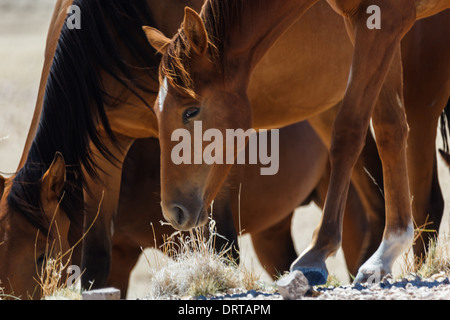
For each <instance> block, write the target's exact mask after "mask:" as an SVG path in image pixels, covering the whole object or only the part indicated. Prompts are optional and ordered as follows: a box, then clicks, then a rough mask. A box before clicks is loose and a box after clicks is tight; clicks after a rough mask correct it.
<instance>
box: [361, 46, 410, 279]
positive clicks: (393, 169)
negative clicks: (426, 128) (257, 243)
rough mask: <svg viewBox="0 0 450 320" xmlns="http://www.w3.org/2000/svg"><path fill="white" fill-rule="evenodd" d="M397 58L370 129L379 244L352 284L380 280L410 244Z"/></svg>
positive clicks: (403, 119) (405, 128)
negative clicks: (377, 173) (376, 162)
mask: <svg viewBox="0 0 450 320" xmlns="http://www.w3.org/2000/svg"><path fill="white" fill-rule="evenodd" d="M401 70H402V67H401V55H400V49H399V50H398V52H397V54H396V56H395V58H394V61H393V63H392V66H391V72H390V73H389V74H388V76H387V78H386V81H385V85H384V87H383V89H382V91H381V93H380V96H379V103H378V105H377V106H376V108H375V110H374V113H373V126H374V130H375V135H376V138H377V145H378V148H379V152H380V156H381V161H382V164H383V175H384V186H385V187H384V189H385V191H386V192H385V196H386V227H385V231H384V235H383V241H382V243H381V245H380V247H379V248H378V250H377V251H376V252H375V253H374V255H373V256H372V257H371V258H370V259H369V260H368V261H367V262H366V263H364V265H363V266H362V267H361V268H360V270H359V272H358V276H357V277H356V279H355V281H366V280H368V279H369V278H370V279H373V280H378V281H379V280H380V278H381V277H382V276H383V275H384V274H386V273H389V272H391V268H392V264H393V263H394V261H395V259H396V258H397V257H398V256H399V255H400V254H401V253H402V252H403V251H405V250H406V249H407V248H409V247H410V246H411V245H412V240H413V238H414V227H413V221H412V209H411V199H410V192H409V180H408V171H407V165H406V145H407V137H408V124H407V121H406V114H405V111H404V106H403V87H402V73H401Z"/></svg>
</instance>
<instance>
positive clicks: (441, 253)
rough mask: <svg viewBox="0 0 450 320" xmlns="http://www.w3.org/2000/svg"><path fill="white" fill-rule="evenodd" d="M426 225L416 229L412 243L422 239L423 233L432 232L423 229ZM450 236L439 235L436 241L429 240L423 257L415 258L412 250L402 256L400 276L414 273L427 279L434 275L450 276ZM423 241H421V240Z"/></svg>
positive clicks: (434, 239) (433, 239)
mask: <svg viewBox="0 0 450 320" xmlns="http://www.w3.org/2000/svg"><path fill="white" fill-rule="evenodd" d="M427 225H428V223H425V224H424V225H423V226H421V227H418V228H416V230H415V238H414V242H415V241H416V240H417V239H419V238H422V237H421V235H422V233H423V232H424V231H427V232H433V230H427V229H425V228H426V226H427ZM449 239H450V236H449V235H447V234H441V235H440V236H439V237H438V239H436V238H430V239H429V241H428V250H427V254H426V256H425V257H416V256H414V253H413V251H412V249H410V250H409V251H408V252H407V253H405V254H404V256H403V266H402V272H401V273H402V275H405V274H408V273H415V274H417V275H418V276H420V277H422V278H429V277H431V276H433V275H435V274H445V275H446V276H450V240H449ZM422 240H423V239H422Z"/></svg>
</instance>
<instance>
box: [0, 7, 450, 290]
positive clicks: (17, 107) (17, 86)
mask: <svg viewBox="0 0 450 320" xmlns="http://www.w3.org/2000/svg"><path fill="white" fill-rule="evenodd" d="M54 2H55V1H54V0H1V2H0V173H1V174H3V175H8V174H12V173H13V172H14V171H15V170H16V168H17V165H18V162H19V159H20V157H21V155H22V150H23V146H24V143H25V139H26V135H27V133H28V128H29V126H30V122H31V118H32V115H33V111H34V107H35V102H36V97H37V91H38V86H39V81H40V76H41V70H42V65H43V60H44V56H43V55H44V47H45V40H46V35H47V29H48V25H49V22H50V17H51V15H52V12H53V5H54ZM436 144H437V146H438V147H440V146H442V144H441V141H440V137H438V139H437V142H436ZM439 178H440V183H441V187H442V189H443V193H444V197H445V205H446V206H445V215H444V218H443V221H442V224H441V233H442V232H446V233H447V234H448V233H449V226H450V219H449V211H450V206H449V205H450V187H449V186H450V172H449V170H448V169H447V168H446V167H445V166H444V165H443V163H442V161H441V160H440V159H439ZM320 215H321V211H320V210H319V209H318V208H317V207H316V206H315V205H309V206H307V207H303V208H300V209H297V211H296V213H295V217H294V223H293V226H292V232H293V234H294V239H295V245H296V249H297V251H298V252H301V251H302V250H303V249H304V248H305V247H306V246H307V245H308V243H309V241H310V239H311V236H312V232H313V230H314V228H315V227H316V225H317V224H318V222H319V220H320ZM240 242H241V259H242V260H243V263H245V264H246V266H247V267H248V268H249V269H253V270H254V272H255V273H256V274H260V275H261V277H262V278H263V279H265V280H270V278H269V277H268V275H267V274H266V273H265V271H264V268H263V267H262V266H261V265H260V264H259V262H258V260H257V258H256V257H255V254H254V252H253V249H252V245H251V241H250V239H249V237H248V236H246V235H244V236H242V237H241V240H240ZM146 256H147V258H148V259H149V260H151V261H150V264H152V260H154V259H163V257H162V256H158V254H155V253H154V252H149V251H146ZM327 265H328V269H329V272H330V273H331V274H334V275H336V276H337V277H338V278H339V279H340V281H341V282H342V283H348V282H349V277H348V275H347V272H346V268H345V265H344V260H343V254H342V252H341V251H339V252H338V253H337V255H336V256H335V257H331V258H330V259H328V262H327ZM149 267H150V266H149V265H148V262H147V259H141V260H140V262H139V264H138V265H137V266H136V267H135V269H134V271H133V273H132V279H131V283H130V287H129V294H128V298H131V299H133V298H139V297H143V296H144V295H145V293H146V283H148V281H149V280H148V270H149ZM400 269H401V267H400V266H399V265H397V266H396V267H395V269H394V271H395V270H400Z"/></svg>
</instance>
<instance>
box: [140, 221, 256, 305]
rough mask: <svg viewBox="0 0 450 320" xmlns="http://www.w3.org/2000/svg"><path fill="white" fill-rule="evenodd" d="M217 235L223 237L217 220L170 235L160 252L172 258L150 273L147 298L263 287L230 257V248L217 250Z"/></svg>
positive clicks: (181, 296) (195, 294) (187, 295)
mask: <svg viewBox="0 0 450 320" xmlns="http://www.w3.org/2000/svg"><path fill="white" fill-rule="evenodd" d="M205 229H206V230H205ZM217 236H220V235H218V234H217V233H216V229H215V221H214V220H210V223H209V225H208V226H207V227H203V228H195V229H194V230H192V231H190V232H189V234H188V235H185V234H183V233H178V232H177V233H175V234H173V235H172V236H170V237H169V239H167V240H166V241H165V244H164V245H163V247H162V248H161V250H162V251H163V252H164V253H166V254H167V255H168V256H170V257H171V258H172V259H168V261H167V262H166V265H164V266H161V267H160V268H158V269H152V270H150V274H151V276H150V278H151V279H150V280H151V281H150V288H149V293H148V296H147V298H149V299H171V298H188V297H197V296H208V295H214V294H217V293H225V292H227V291H229V290H232V289H245V290H250V289H259V288H261V285H260V284H259V277H257V276H256V275H255V273H254V272H249V271H248V270H246V269H245V268H244V267H240V266H239V265H238V264H237V263H236V261H234V260H233V259H232V258H231V256H230V254H229V253H230V251H231V248H229V247H228V248H223V249H222V250H221V251H220V252H217V251H216V249H215V241H216V237H217Z"/></svg>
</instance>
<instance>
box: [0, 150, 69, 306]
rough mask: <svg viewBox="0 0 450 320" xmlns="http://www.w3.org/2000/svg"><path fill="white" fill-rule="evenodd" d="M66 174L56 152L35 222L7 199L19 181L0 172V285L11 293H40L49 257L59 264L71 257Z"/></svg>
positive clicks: (42, 186) (24, 295)
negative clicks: (65, 206) (63, 201)
mask: <svg viewBox="0 0 450 320" xmlns="http://www.w3.org/2000/svg"><path fill="white" fill-rule="evenodd" d="M65 178H66V169H65V162H64V159H63V157H62V155H61V154H60V153H57V154H56V155H55V158H54V160H53V162H52V164H51V166H50V167H49V169H48V170H47V171H46V172H45V174H44V175H43V176H42V178H41V180H40V181H39V192H40V194H39V196H40V203H41V207H40V208H39V212H40V213H41V217H39V223H38V222H37V220H36V221H35V223H34V222H33V221H32V219H30V217H28V218H27V217H25V216H24V214H22V213H21V212H19V211H18V210H17V209H15V208H14V206H12V205H11V204H10V202H9V201H8V196H9V193H10V190H11V186H12V184H13V183H20V182H15V181H13V177H11V178H4V177H1V176H0V195H1V200H0V287H2V288H3V290H4V292H5V293H7V294H10V295H11V296H15V297H20V298H36V297H38V296H40V294H39V292H40V291H39V283H40V279H42V277H44V276H45V272H47V270H46V267H47V263H48V262H49V261H50V259H53V260H56V261H57V262H58V263H60V265H65V264H66V263H67V261H68V258H69V256H70V255H67V254H65V253H66V252H69V244H68V241H67V235H68V232H69V225H70V222H69V219H68V217H67V215H66V214H65V213H64V212H62V210H61V208H60V206H59V203H60V201H61V199H62V197H63V196H64V195H63V187H64V183H65Z"/></svg>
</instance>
